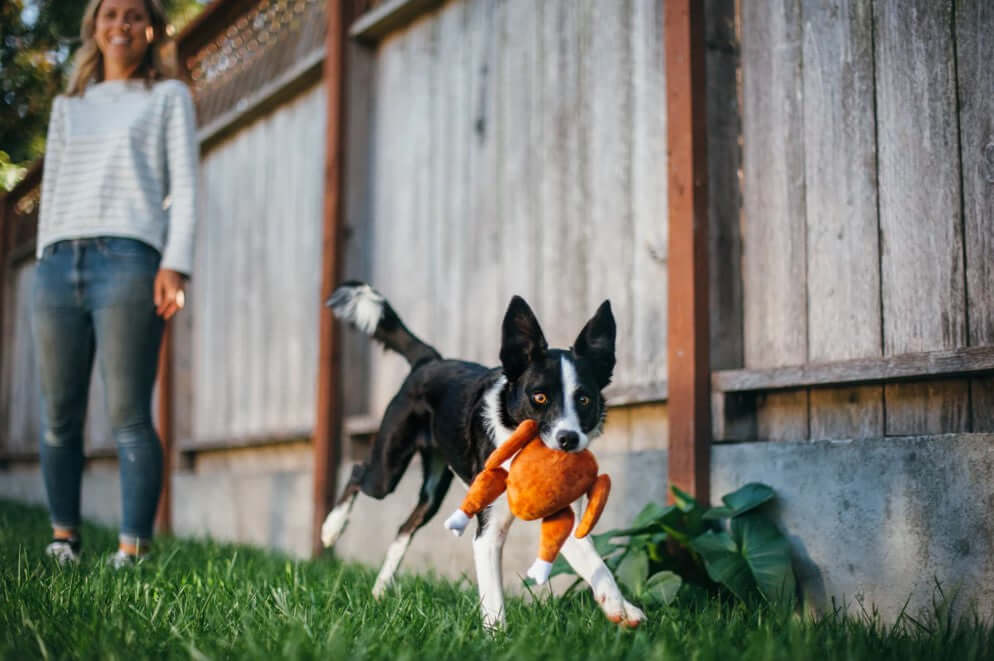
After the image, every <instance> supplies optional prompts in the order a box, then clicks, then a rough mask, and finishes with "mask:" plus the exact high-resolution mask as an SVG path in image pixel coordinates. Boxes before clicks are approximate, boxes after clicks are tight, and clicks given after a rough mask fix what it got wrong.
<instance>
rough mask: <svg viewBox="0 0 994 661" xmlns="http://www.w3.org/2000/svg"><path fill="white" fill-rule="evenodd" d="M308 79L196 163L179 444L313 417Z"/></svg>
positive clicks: (314, 280) (313, 131)
mask: <svg viewBox="0 0 994 661" xmlns="http://www.w3.org/2000/svg"><path fill="white" fill-rule="evenodd" d="M323 89H324V88H323V87H322V86H316V87H313V88H311V89H310V90H308V91H306V92H305V93H303V94H302V95H300V96H298V97H296V98H295V99H292V100H290V101H288V102H287V103H286V104H285V105H283V106H281V107H280V108H279V109H278V110H277V111H275V112H274V113H273V114H271V115H268V116H266V117H264V118H262V119H260V120H258V121H257V122H256V123H254V124H252V125H250V126H249V127H247V128H245V129H244V130H243V131H241V132H240V133H238V134H236V135H234V136H233V137H231V138H230V139H229V140H227V141H225V142H222V143H220V144H218V145H216V146H215V147H214V148H213V149H212V150H211V151H209V152H208V153H207V154H206V155H205V157H204V159H203V161H202V165H201V173H202V175H201V176H202V183H203V193H204V194H203V198H204V199H203V200H202V204H203V207H202V209H203V211H202V214H203V215H202V222H201V223H199V225H198V228H197V252H196V260H197V262H196V272H195V278H196V280H195V286H196V288H197V289H196V292H195V295H192V296H191V297H190V304H189V311H190V312H192V314H191V316H192V325H193V327H192V330H191V334H192V336H193V338H192V344H193V346H192V347H191V351H192V375H191V382H192V386H191V388H192V389H193V391H194V392H195V393H196V396H195V397H194V398H193V399H192V403H191V405H192V406H193V410H192V411H187V412H185V413H181V412H180V411H177V415H181V414H182V415H187V416H189V418H190V419H191V430H190V433H189V434H188V435H183V434H180V435H178V437H177V440H178V441H179V442H181V443H183V444H184V447H185V448H187V449H194V448H197V447H200V446H206V445H208V444H211V445H216V444H217V443H219V442H223V441H224V440H225V439H231V438H255V439H260V440H264V439H265V438H266V437H267V436H273V437H283V436H286V435H288V434H290V433H291V432H293V433H296V432H297V430H299V429H301V428H308V427H310V426H311V425H313V423H314V396H315V395H314V383H315V382H316V379H317V372H316V369H317V333H316V332H315V329H316V328H317V312H316V310H317V306H318V299H319V297H320V296H319V294H320V258H321V242H320V239H319V237H320V227H321V199H322V191H323V186H322V172H323V168H322V166H321V163H320V161H319V160H315V157H314V155H313V154H314V152H320V150H314V149H313V144H314V140H315V136H317V137H320V136H322V135H323V134H324V125H323V117H324V108H325V102H324V93H323Z"/></svg>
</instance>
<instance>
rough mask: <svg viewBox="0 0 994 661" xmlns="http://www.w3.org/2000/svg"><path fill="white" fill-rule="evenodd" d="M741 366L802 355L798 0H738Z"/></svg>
mask: <svg viewBox="0 0 994 661" xmlns="http://www.w3.org/2000/svg"><path fill="white" fill-rule="evenodd" d="M742 49H743V61H742V69H743V71H742V76H743V113H742V130H743V141H744V142H743V177H744V183H743V189H744V195H743V202H744V213H745V220H744V232H743V252H744V255H743V272H744V275H743V280H744V298H745V311H744V316H745V366H746V367H776V366H779V365H790V364H799V363H803V362H805V360H806V359H807V323H806V322H807V299H806V293H807V288H806V284H805V282H806V281H805V276H806V264H807V260H806V252H807V251H806V239H805V223H804V216H805V198H804V181H805V179H804V125H803V114H802V113H803V108H802V105H801V98H802V76H801V16H800V7H799V2H797V1H793V0H788V1H787V2H784V3H773V2H770V3H767V2H746V3H743V4H742Z"/></svg>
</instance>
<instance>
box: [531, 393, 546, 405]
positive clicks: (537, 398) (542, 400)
mask: <svg viewBox="0 0 994 661" xmlns="http://www.w3.org/2000/svg"><path fill="white" fill-rule="evenodd" d="M532 401H533V402H535V404H537V405H538V406H545V405H546V404H548V403H549V398H548V397H546V396H545V393H544V392H537V393H535V394H534V395H532Z"/></svg>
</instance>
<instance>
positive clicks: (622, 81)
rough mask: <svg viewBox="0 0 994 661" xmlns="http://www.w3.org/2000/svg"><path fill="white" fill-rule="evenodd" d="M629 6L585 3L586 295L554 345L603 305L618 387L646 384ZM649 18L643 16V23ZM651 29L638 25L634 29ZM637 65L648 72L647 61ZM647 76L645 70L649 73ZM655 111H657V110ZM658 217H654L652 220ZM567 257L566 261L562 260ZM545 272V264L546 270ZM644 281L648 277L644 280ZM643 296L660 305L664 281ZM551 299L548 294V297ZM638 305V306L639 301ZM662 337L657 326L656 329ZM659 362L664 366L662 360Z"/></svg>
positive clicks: (621, 1) (578, 218) (579, 221)
mask: <svg viewBox="0 0 994 661" xmlns="http://www.w3.org/2000/svg"><path fill="white" fill-rule="evenodd" d="M634 4H635V2H634V1H633V0H616V1H615V2H596V1H595V2H589V3H586V6H587V10H586V11H585V12H584V14H583V15H582V19H583V20H582V23H581V26H580V28H581V32H580V38H581V49H582V50H581V53H580V63H581V71H580V74H581V76H582V83H581V84H582V85H583V88H584V93H585V103H584V106H585V107H586V109H587V110H588V111H589V115H588V123H587V124H586V126H585V127H584V129H585V135H584V140H585V143H586V147H585V149H586V154H585V156H581V158H585V161H586V164H585V167H584V175H585V177H586V181H585V182H582V183H581V187H582V189H583V190H584V191H585V193H586V196H587V201H588V205H587V208H586V209H585V210H582V211H581V210H579V209H577V210H575V213H576V215H575V216H574V217H573V218H572V219H571V220H572V222H573V224H574V225H576V226H579V227H582V228H583V229H584V230H585V231H584V235H583V240H584V243H585V246H584V247H585V250H584V253H585V256H586V259H585V262H586V277H585V281H586V283H587V286H586V296H585V298H581V299H579V300H577V301H576V303H577V304H578V306H577V307H578V310H577V312H578V313H579V315H580V319H576V318H575V317H574V323H575V324H576V325H575V326H574V327H573V328H570V329H567V330H568V335H567V336H566V337H564V338H563V339H562V340H560V342H563V343H565V344H566V346H569V344H572V342H573V339H574V338H575V337H576V335H577V333H578V332H579V331H580V329H581V328H582V326H583V324H584V323H586V321H587V319H589V318H590V317H591V316H592V315H593V313H594V311H595V310H596V309H597V306H598V305H600V304H601V303H602V302H603V301H604V300H607V299H610V301H611V309H612V312H613V314H614V318H615V323H616V324H617V339H616V346H617V347H619V348H620V351H619V352H618V362H617V365H616V366H615V368H614V379H615V381H617V382H619V383H634V382H638V381H640V380H642V381H644V380H647V378H646V377H647V375H645V374H644V367H643V366H645V365H646V364H647V363H648V362H649V361H648V360H647V359H648V358H649V356H644V355H643V356H637V355H636V354H635V353H634V352H633V351H632V348H633V346H634V333H633V328H634V309H635V301H634V300H633V296H632V294H633V285H634V284H635V282H636V279H637V278H639V277H645V276H644V275H643V274H636V273H635V272H634V270H633V268H632V267H633V257H634V254H633V253H634V250H635V246H634V243H633V228H634V218H633V215H634V214H633V209H632V205H633V198H632V192H633V188H632V186H633V181H632V177H633V172H634V169H635V168H636V167H638V166H641V165H642V164H640V163H638V164H637V163H636V162H635V160H634V158H633V156H634V153H633V145H634V141H635V135H634V134H633V131H632V113H633V107H634V85H633V82H634V81H633V69H632V65H633V60H632V45H633V40H634V39H636V38H641V35H638V36H636V34H633V33H632V27H633V26H632V21H631V19H632V13H633V9H634ZM647 18H650V17H647ZM652 27H653V26H651V25H645V26H641V27H640V28H636V29H639V30H640V31H647V30H649V34H652V31H651V28H652ZM640 64H642V65H643V66H647V67H651V65H649V64H648V62H641V63H640ZM649 70H650V71H652V70H653V69H652V68H649ZM658 110H659V111H660V112H663V110H662V109H661V108H660V109H658ZM639 139H640V140H647V141H648V140H658V141H660V142H661V143H662V144H665V142H666V137H665V135H659V136H651V137H650V136H648V135H646V136H639ZM660 215H662V214H660ZM565 257H566V259H569V258H570V257H569V256H565ZM550 266H551V265H550ZM646 275H648V274H646ZM656 284H657V287H658V288H657V289H655V290H654V291H653V293H652V294H648V292H646V293H647V294H648V295H647V296H646V297H645V299H643V300H644V304H645V305H646V306H648V307H649V308H650V309H651V308H655V307H656V305H657V304H658V303H657V301H659V300H660V299H662V300H663V301H664V302H665V294H663V293H662V292H664V291H665V289H664V286H665V283H656ZM550 294H551V292H550ZM640 303H642V301H640ZM657 332H660V333H662V328H659V329H657ZM663 362H664V364H665V360H664V361H663Z"/></svg>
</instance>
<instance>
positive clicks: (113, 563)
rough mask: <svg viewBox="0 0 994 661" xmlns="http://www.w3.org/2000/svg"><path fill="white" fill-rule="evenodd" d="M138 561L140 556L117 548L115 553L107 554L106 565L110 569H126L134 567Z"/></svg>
mask: <svg viewBox="0 0 994 661" xmlns="http://www.w3.org/2000/svg"><path fill="white" fill-rule="evenodd" d="M139 562H141V557H140V556H137V555H131V554H130V553H125V552H124V551H122V550H121V549H117V552H116V553H113V554H111V555H109V556H107V566H109V567H110V568H111V569H127V568H128V567H134V566H135V565H137V564H138V563H139Z"/></svg>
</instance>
